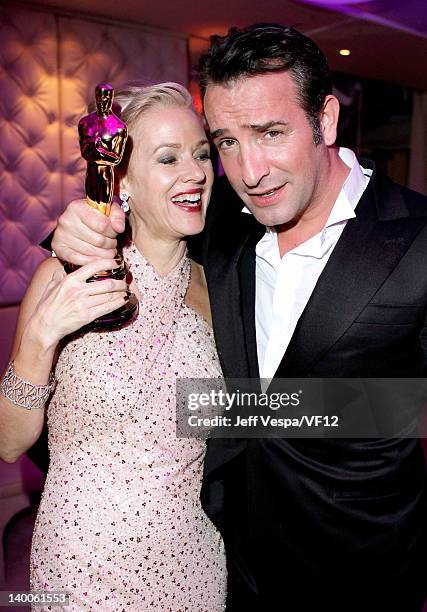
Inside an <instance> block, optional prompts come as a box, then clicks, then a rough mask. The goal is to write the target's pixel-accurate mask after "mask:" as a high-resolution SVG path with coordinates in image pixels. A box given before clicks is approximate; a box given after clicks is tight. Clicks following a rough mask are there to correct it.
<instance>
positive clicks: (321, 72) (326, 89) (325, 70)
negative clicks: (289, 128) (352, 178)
mask: <svg viewBox="0 0 427 612" xmlns="http://www.w3.org/2000/svg"><path fill="white" fill-rule="evenodd" d="M210 41H211V47H210V49H209V51H208V52H207V53H206V54H205V55H204V56H203V57H202V58H201V59H200V62H199V67H198V72H199V78H200V86H201V89H202V96H203V97H204V95H205V91H206V87H207V86H208V85H209V84H210V83H211V84H218V85H227V84H228V83H232V82H234V81H236V80H238V79H240V78H242V77H243V78H244V77H250V76H255V75H260V74H266V73H269V72H284V71H289V72H290V74H291V76H292V78H293V81H294V83H295V85H296V90H297V95H298V100H299V103H300V104H301V108H302V109H303V110H304V111H305V113H306V115H307V118H308V120H309V121H310V123H311V125H312V128H313V138H314V142H315V144H319V143H320V142H321V141H322V133H321V129H320V121H319V115H320V112H321V110H322V108H323V104H324V101H325V97H326V96H327V95H328V94H330V93H331V92H332V80H331V73H330V70H329V66H328V62H327V60H326V57H325V56H324V55H323V53H322V52H321V50H320V49H319V47H318V46H317V45H316V44H315V43H314V42H313V41H312V40H311V39H310V38H308V37H307V36H304V34H301V32H298V30H295V29H294V28H291V27H290V26H281V25H278V24H270V23H257V24H255V25H252V26H248V27H247V28H244V29H242V30H240V29H238V28H230V30H229V32H228V34H227V35H226V36H217V35H215V36H211V38H210Z"/></svg>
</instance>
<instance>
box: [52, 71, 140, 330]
mask: <svg viewBox="0 0 427 612" xmlns="http://www.w3.org/2000/svg"><path fill="white" fill-rule="evenodd" d="M113 96H114V90H113V88H112V86H111V85H110V84H109V83H99V84H98V85H97V86H96V88H95V100H96V111H95V112H93V113H90V114H89V115H86V116H85V117H82V119H80V121H79V138H80V151H81V154H82V157H83V159H85V160H86V162H87V170H86V182H85V188H86V200H87V203H88V204H89V206H91V207H92V208H96V209H97V210H98V211H99V212H100V213H102V214H103V215H106V216H107V217H108V216H109V214H110V209H111V202H112V199H113V193H114V166H117V164H119V163H120V162H121V160H122V157H123V153H124V150H125V146H126V141H127V136H128V132H127V127H126V124H125V123H123V121H121V119H120V118H119V117H117V115H115V114H114V113H113V111H112V105H113ZM116 261H117V268H114V269H113V270H104V271H102V272H98V273H97V274H96V275H95V276H93V277H92V278H90V279H88V281H87V282H95V281H96V282H98V281H99V282H102V280H105V279H106V278H114V279H119V280H121V279H124V278H125V277H126V275H127V273H128V271H129V270H128V267H127V265H126V263H125V261H124V259H123V256H122V254H121V253H118V254H117V256H116ZM64 267H65V270H66V272H68V273H69V272H72V271H73V270H75V268H76V267H75V266H73V265H72V264H69V263H66V264H65V265H64ZM137 308H138V301H137V299H136V297H135V295H134V294H133V293H132V294H130V296H129V299H128V300H127V302H126V303H125V304H124V305H123V306H122V307H121V308H118V309H117V310H115V311H113V312H111V313H109V314H107V315H104V316H102V317H100V318H99V319H96V320H95V321H94V322H93V323H91V324H90V327H95V328H112V327H118V326H120V325H122V324H124V323H125V322H127V321H130V320H131V319H132V318H133V317H134V316H135V314H136V312H137Z"/></svg>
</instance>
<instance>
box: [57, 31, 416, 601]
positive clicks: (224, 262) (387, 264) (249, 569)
mask: <svg viewBox="0 0 427 612" xmlns="http://www.w3.org/2000/svg"><path fill="white" fill-rule="evenodd" d="M201 83H202V89H203V92H204V107H205V113H206V117H207V120H208V123H209V127H210V131H211V136H212V139H213V141H214V143H215V145H216V146H217V148H218V151H219V155H220V157H221V162H222V165H223V167H224V171H225V173H226V175H227V178H228V181H229V183H228V182H227V181H224V180H223V181H220V182H219V183H218V186H217V190H216V193H215V195H214V198H213V201H212V202H211V205H210V210H209V215H208V220H207V227H206V231H205V237H204V245H203V263H204V266H205V271H206V277H207V281H208V286H209V292H210V299H211V306H212V315H213V323H214V329H215V337H216V341H217V345H218V351H219V355H220V360H221V364H222V368H223V371H224V374H225V376H227V377H234V378H243V377H259V376H260V375H261V376H262V377H265V378H271V377H273V376H274V377H299V378H301V377H383V378H384V377H386V378H388V377H391V378H392V377H419V376H424V375H425V373H426V357H425V356H426V352H427V346H426V345H427V329H426V327H427V326H426V312H427V269H426V265H425V262H426V255H427V226H426V223H427V199H426V198H424V197H422V196H420V195H418V194H416V193H414V192H410V191H408V190H406V189H403V188H401V187H399V186H397V185H395V184H394V183H392V182H391V181H389V180H388V179H387V178H385V177H383V176H381V175H380V174H379V173H378V172H377V171H376V170H375V168H374V167H373V165H372V164H370V163H367V162H366V163H365V162H363V163H362V164H361V165H360V164H359V163H358V161H357V160H356V158H355V156H354V155H353V153H352V152H351V151H348V150H341V151H338V150H337V149H336V148H335V147H334V143H335V138H336V126H337V121H338V114H339V105H338V102H337V100H336V98H335V97H334V96H333V95H332V94H331V80H330V75H329V69H328V66H327V62H326V60H325V58H324V56H323V55H322V53H321V52H320V50H319V49H318V48H317V47H316V45H315V44H314V43H313V42H312V41H311V40H310V39H308V38H306V37H305V36H303V35H302V34H300V33H299V32H297V31H295V30H294V29H292V28H288V27H282V26H278V25H268V24H261V25H257V26H252V27H250V28H246V29H244V30H242V31H239V30H236V29H233V30H230V32H229V34H228V35H227V36H226V37H223V38H221V37H213V39H212V45H211V49H210V51H209V52H208V54H207V55H206V56H205V57H204V58H203V59H202V61H201ZM229 185H231V187H232V188H233V190H234V192H235V193H233V192H232V191H231V190H230V188H229ZM236 194H237V196H238V197H236ZM89 213H90V214H89ZM121 222H122V220H121V219H120V218H119V215H118V213H117V210H116V211H115V212H114V217H113V218H112V221H111V223H112V225H111V226H107V221H105V220H98V219H97V218H96V219H95V217H94V216H93V211H86V210H83V208H81V207H80V208H76V207H74V208H73V207H72V206H70V208H69V210H68V211H66V212H65V213H64V215H63V216H62V217H61V219H60V222H59V226H58V229H57V232H56V235H55V239H54V241H53V246H54V248H55V250H56V252H57V254H58V255H59V256H60V257H62V258H63V259H68V260H71V261H73V262H75V263H85V261H87V259H86V258H87V257H88V256H93V255H101V254H102V255H104V256H105V251H104V250H103V249H104V248H112V247H114V244H115V243H114V242H113V240H112V238H113V237H114V235H115V234H114V232H113V231H112V227H113V228H114V229H115V230H118V229H119V226H120V224H121ZM101 223H103V224H104V226H103V227H101ZM100 234H103V235H102V236H101V235H100ZM76 252H78V253H79V255H77V254H76ZM82 254H84V255H85V256H86V257H83V256H82ZM202 501H203V504H204V508H205V510H206V512H207V513H208V514H209V516H210V517H211V519H212V520H213V522H214V523H215V524H216V525H218V527H219V528H220V530H221V532H222V534H223V537H224V541H225V544H226V549H227V554H228V561H229V571H230V595H229V603H228V609H230V610H233V611H236V610H237V611H240V610H241V611H249V610H257V611H263V612H264V611H265V612H273V611H275V610H283V611H285V612H300V611H301V612H306V611H308V610H314V609H317V610H322V611H323V610H327V611H328V612H331V611H334V612H335V611H336V612H338V611H340V612H347V611H350V610H351V611H353V610H354V611H356V610H364V611H365V610H367V611H371V610H372V611H375V612H383V611H384V612H390V611H391V610H393V611H395V612H415V611H416V610H421V608H422V601H423V599H424V595H425V591H426V583H427V578H426V571H425V569H424V568H425V565H426V564H425V562H424V560H423V556H424V555H427V546H426V522H427V513H426V510H427V504H426V470H425V464H424V459H423V455H422V452H421V448H420V445H419V442H418V440H415V439H346V440H343V439H341V440H340V439H335V440H332V439H329V440H318V439H253V440H210V441H209V444H208V450H207V455H206V466H205V479H204V485H203V489H202Z"/></svg>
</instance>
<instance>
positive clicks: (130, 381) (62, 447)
mask: <svg viewBox="0 0 427 612" xmlns="http://www.w3.org/2000/svg"><path fill="white" fill-rule="evenodd" d="M124 256H125V259H126V261H127V262H128V264H129V268H130V270H131V274H132V277H133V279H134V281H135V282H136V284H137V286H138V290H139V294H140V295H141V296H142V299H141V303H140V309H139V314H138V317H137V318H136V320H135V321H134V322H133V323H131V324H129V325H127V326H126V327H124V328H122V329H120V330H117V331H104V332H98V331H94V332H89V333H86V334H85V335H80V336H74V337H73V339H71V340H70V341H69V342H68V344H67V345H66V346H65V347H64V348H63V350H62V352H61V354H60V357H59V360H58V363H57V366H56V378H57V381H58V384H57V387H56V390H55V393H54V395H53V397H52V399H51V402H50V404H49V407H48V430H49V451H50V467H49V472H48V475H47V479H46V484H45V488H44V491H43V495H42V499H41V503H40V507H39V511H38V515H37V520H36V524H35V528H34V534H33V542H32V550H31V571H30V581H31V589H32V590H41V591H55V592H58V591H68V592H69V593H70V603H69V605H67V606H65V605H64V606H63V607H62V608H60V607H58V606H57V605H55V607H52V608H51V607H50V606H48V605H46V606H44V607H43V606H37V607H35V608H34V610H37V611H40V610H50V609H53V610H58V609H63V610H100V611H102V612H106V611H110V610H111V611H121V610H126V611H135V612H145V611H152V610H154V611H157V610H158V611H160V610H165V611H171V612H178V611H186V610H188V611H189V612H202V611H206V612H216V611H219V610H223V609H224V604H225V590H226V569H225V555H224V550H223V544H222V540H221V538H220V535H219V533H218V532H217V531H216V529H215V527H214V526H213V525H212V523H211V522H210V520H209V519H208V518H207V516H206V515H205V513H204V512H203V510H202V508H201V505H200V501H199V491H200V486H201V480H202V471H203V459H204V453H205V443H204V442H203V441H201V440H195V439H177V438H176V435H175V382H176V378H177V377H183V378H210V377H219V376H220V366H219V362H218V357H217V354H216V351H215V346H214V340H213V333H212V330H211V328H210V326H209V325H208V324H207V322H206V321H205V320H204V319H203V318H202V317H201V316H200V315H199V314H198V313H196V312H195V311H194V310H192V309H190V308H189V307H188V306H187V305H186V304H185V303H184V297H185V293H186V290H187V287H188V283H189V278H190V261H189V259H188V257H187V255H185V256H184V257H183V259H182V260H181V261H180V263H179V264H178V265H177V266H176V267H175V268H174V269H173V270H172V271H171V272H170V273H169V274H168V275H167V276H166V277H160V276H159V275H158V274H157V273H156V271H155V270H154V268H153V267H152V266H151V265H150V264H149V263H148V262H147V261H146V260H145V259H144V258H143V256H142V255H141V254H140V253H139V252H138V250H137V249H136V247H135V246H134V245H130V246H127V247H125V249H124Z"/></svg>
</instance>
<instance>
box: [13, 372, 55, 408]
mask: <svg viewBox="0 0 427 612" xmlns="http://www.w3.org/2000/svg"><path fill="white" fill-rule="evenodd" d="M55 384H56V382H55V376H54V374H53V372H51V373H50V375H49V382H48V384H47V385H33V383H31V382H29V381H28V380H24V379H23V378H21V377H20V376H17V375H16V374H15V370H14V368H13V361H11V362H10V363H9V365H8V368H7V370H6V374H5V375H4V378H3V380H2V383H1V392H2V395H3V396H4V397H5V398H6V399H8V400H9V401H10V402H12V404H15V406H20V407H21V408H26V409H27V410H34V409H43V408H44V406H45V404H46V402H47V400H48V399H49V396H50V394H51V393H52V391H53V390H54V388H55Z"/></svg>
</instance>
